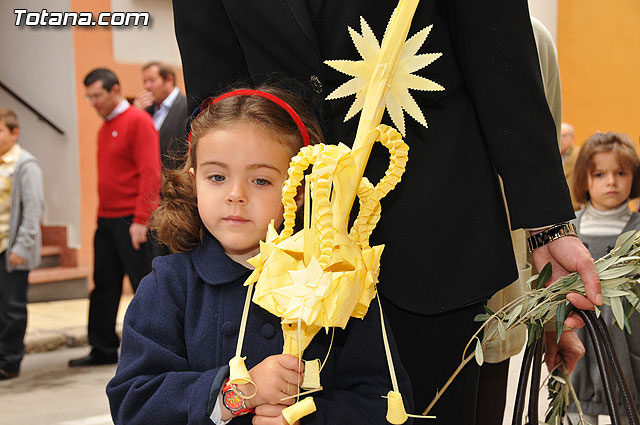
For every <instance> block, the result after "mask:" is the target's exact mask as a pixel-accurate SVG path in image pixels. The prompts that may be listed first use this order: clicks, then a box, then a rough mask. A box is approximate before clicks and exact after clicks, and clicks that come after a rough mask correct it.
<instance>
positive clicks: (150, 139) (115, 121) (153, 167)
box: [69, 68, 160, 367]
mask: <svg viewBox="0 0 640 425" xmlns="http://www.w3.org/2000/svg"><path fill="white" fill-rule="evenodd" d="M84 85H85V87H86V98H87V99H88V100H89V101H90V102H91V106H93V107H94V108H95V109H96V111H97V112H98V114H99V115H100V116H101V117H102V118H103V119H104V122H103V123H102V127H100V131H99V132H98V199H99V205H98V227H97V229H96V234H95V237H94V242H93V245H94V271H93V280H94V283H95V288H94V289H93V291H92V292H91V295H90V297H89V344H90V345H91V347H92V349H91V353H90V354H89V355H88V356H86V357H82V358H79V359H73V360H70V361H69V366H71V367H79V366H94V365H101V364H111V363H117V361H118V352H117V350H118V346H119V344H120V341H119V339H118V336H117V335H116V332H115V324H116V315H117V312H118V305H119V302H120V295H121V293H122V280H123V278H124V275H125V273H126V274H127V275H128V276H129V279H130V280H131V284H132V286H133V289H134V291H135V290H136V289H137V287H138V284H139V283H140V280H141V279H142V278H143V277H144V276H145V275H146V274H148V273H149V272H150V271H151V255H150V250H149V246H148V245H149V244H148V243H147V233H148V228H147V222H148V221H149V217H150V215H151V212H152V211H153V209H154V208H155V206H156V205H157V201H158V195H159V190H160V144H159V136H158V132H157V131H156V129H155V127H154V125H153V120H152V119H151V117H150V116H149V114H147V113H146V112H144V111H141V110H140V109H138V108H133V107H131V106H130V105H129V103H128V102H127V101H126V100H125V99H124V98H123V96H122V93H121V89H120V84H119V81H118V77H117V76H116V75H115V74H114V73H113V72H112V71H110V70H108V69H106V68H97V69H94V70H93V71H91V72H90V73H89V74H87V76H86V77H85V80H84Z"/></svg>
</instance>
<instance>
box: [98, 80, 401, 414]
mask: <svg viewBox="0 0 640 425" xmlns="http://www.w3.org/2000/svg"><path fill="white" fill-rule="evenodd" d="M265 92H268V94H264V93H265ZM246 93H247V92H246V91H233V92H230V93H227V94H225V95H223V96H221V97H219V98H217V99H215V100H213V101H212V102H210V103H209V104H208V105H207V106H203V107H201V109H202V111H201V112H200V114H199V115H198V116H197V117H196V118H195V119H194V120H193V122H192V124H191V134H190V140H191V144H190V151H189V153H188V155H187V158H186V163H185V165H184V167H183V168H182V169H180V170H176V171H168V172H167V173H166V175H165V178H164V182H163V189H162V190H163V200H162V203H161V206H160V207H159V208H158V210H157V211H156V212H155V214H154V216H153V219H152V226H153V227H154V228H155V229H156V231H157V233H158V236H159V239H160V240H161V241H162V242H164V243H165V244H167V245H168V246H169V247H170V248H171V250H172V251H173V252H176V254H174V255H169V256H165V257H158V258H156V259H155V260H154V262H153V268H154V270H153V272H152V273H151V274H150V275H148V276H147V277H145V278H144V279H143V280H142V282H141V284H140V287H139V288H138V291H137V293H136V295H135V297H134V299H133V301H132V302H131V304H130V305H129V308H128V311H127V314H126V317H125V322H124V328H123V336H122V354H121V358H120V362H119V364H118V369H117V372H116V376H115V377H114V378H113V379H112V380H111V381H110V382H109V384H108V386H107V395H108V396H109V402H110V407H111V414H112V416H113V420H114V422H115V423H116V424H126V425H134V424H145V425H148V424H172V425H173V424H211V423H215V424H225V423H227V421H229V420H233V422H232V423H233V424H243V423H244V424H248V423H253V424H255V425H261V424H285V423H286V422H285V419H284V417H283V416H282V414H281V412H282V410H283V409H284V408H285V407H287V405H290V404H292V403H293V402H294V401H295V399H294V398H290V399H286V400H284V401H283V398H286V397H287V396H289V395H293V394H296V393H297V392H298V385H300V383H301V382H302V378H303V372H302V371H303V367H301V365H299V362H298V359H297V358H296V357H293V356H289V355H285V354H280V353H282V347H283V337H282V332H281V326H280V319H279V318H278V317H276V316H273V315H272V314H270V313H268V312H267V311H266V310H263V309H262V308H261V307H260V306H258V305H255V304H252V305H251V307H250V310H249V318H248V321H247V327H246V335H245V338H244V349H243V353H242V355H243V356H246V360H245V362H246V365H247V368H248V369H249V374H250V375H251V379H252V380H253V382H255V384H256V388H257V393H256V395H255V396H254V397H253V398H251V399H247V400H245V405H244V406H242V408H240V409H237V408H234V407H233V406H231V408H228V407H227V405H228V403H226V400H223V397H222V395H223V393H224V392H225V391H226V390H227V389H228V388H226V387H228V385H227V383H226V380H227V378H228V377H229V367H228V363H229V360H230V359H231V358H232V357H234V354H235V349H236V342H237V339H238V331H239V327H240V320H241V315H242V310H243V304H244V300H245V297H246V291H247V288H246V287H244V286H243V283H244V281H245V280H246V278H247V277H248V276H249V274H250V273H251V266H250V265H249V263H248V262H247V260H248V259H249V258H251V257H253V256H255V255H256V254H258V252H259V243H260V240H263V239H264V238H265V235H266V232H267V226H268V224H269V222H270V221H271V220H275V224H276V228H278V226H279V225H280V224H281V223H282V220H283V218H282V214H283V207H282V202H281V196H282V193H281V190H282V186H283V183H284V181H285V179H286V178H287V169H288V166H289V162H290V160H291V158H292V156H294V155H295V154H297V152H298V150H299V149H300V148H301V147H302V146H303V144H306V143H309V142H310V143H319V142H321V141H322V135H321V131H320V129H319V126H318V124H317V122H316V121H315V119H314V118H313V117H312V116H311V115H310V114H309V113H308V112H307V111H306V110H305V108H304V106H303V105H302V104H301V101H300V99H298V98H296V97H295V96H293V95H292V94H290V93H288V92H285V91H281V90H277V89H274V88H262V89H261V91H260V92H252V94H246ZM271 95H273V96H276V97H272V96H271ZM289 107H290V108H289ZM291 108H292V109H293V110H291ZM296 112H297V114H296ZM305 127H306V131H305V129H304V128H305ZM305 133H308V136H307V137H305V135H304V134H305ZM305 139H307V140H305ZM302 196H303V192H302V191H300V194H299V196H298V197H297V199H296V201H297V203H298V206H300V205H301V204H302V201H303V199H302ZM387 332H390V331H389V329H388V328H387ZM391 342H392V344H391V345H392V353H393V357H394V363H395V365H396V368H397V370H396V372H397V376H398V381H399V386H400V390H401V392H402V394H404V395H405V402H406V404H407V405H406V406H405V407H406V409H407V411H411V407H412V406H411V400H410V399H409V397H410V394H411V391H410V386H409V379H408V376H407V374H406V372H405V371H404V369H403V368H402V366H401V363H400V361H399V359H398V357H397V354H396V350H395V346H394V344H393V341H391ZM330 345H331V350H330V354H329V356H328V359H327V361H326V363H325V365H324V368H323V369H322V373H321V383H322V386H323V388H324V389H323V390H322V391H321V392H320V393H316V394H314V401H315V403H316V406H317V410H316V412H315V413H312V414H310V415H309V416H306V417H304V418H303V419H301V422H302V423H304V424H332V425H334V424H383V423H387V422H386V419H385V415H386V409H387V401H386V400H385V399H384V398H383V397H382V396H383V395H386V394H387V392H388V391H389V390H390V389H391V380H390V376H389V369H388V364H387V359H386V356H385V350H384V346H383V342H382V334H381V328H380V311H379V310H378V308H377V306H375V303H373V304H372V306H371V308H369V312H368V313H367V315H366V316H365V318H364V319H363V320H359V319H351V320H350V321H349V324H348V325H347V327H346V328H345V329H344V330H343V329H336V330H335V335H334V337H333V342H332V341H331V334H330V333H329V334H328V335H327V334H325V333H324V332H320V333H318V335H316V337H315V339H314V340H313V341H312V342H311V344H310V345H309V347H308V348H307V349H306V350H305V355H304V357H305V358H308V359H315V358H319V359H324V358H325V356H326V355H327V352H329V347H330ZM237 390H238V391H240V392H243V391H246V393H245V394H249V393H252V392H253V391H254V390H253V388H243V386H242V385H238V386H237Z"/></svg>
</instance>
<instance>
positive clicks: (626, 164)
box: [569, 132, 640, 425]
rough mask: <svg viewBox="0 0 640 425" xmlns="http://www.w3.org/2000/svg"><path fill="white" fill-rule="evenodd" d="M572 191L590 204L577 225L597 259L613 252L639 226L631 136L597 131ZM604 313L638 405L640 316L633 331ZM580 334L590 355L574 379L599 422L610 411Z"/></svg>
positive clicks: (638, 179)
mask: <svg viewBox="0 0 640 425" xmlns="http://www.w3.org/2000/svg"><path fill="white" fill-rule="evenodd" d="M573 190H574V193H575V195H576V201H577V202H579V203H580V204H582V205H586V207H584V209H582V210H580V211H578V212H577V213H576V216H577V217H576V219H575V220H574V224H575V225H576V228H577V231H578V236H579V237H580V239H581V240H582V242H583V243H584V244H585V246H586V247H587V248H588V249H589V252H590V253H591V256H592V257H593V258H594V259H598V258H601V257H602V256H604V255H606V254H607V253H608V252H609V251H611V250H612V249H613V247H614V245H615V242H616V239H617V238H618V236H620V234H622V233H624V232H627V231H629V230H640V214H639V213H637V212H632V211H631V209H630V208H629V200H630V199H633V198H636V197H638V196H640V159H638V154H637V153H636V149H635V147H634V145H633V142H632V141H631V139H630V138H629V137H628V136H627V135H625V134H621V133H615V132H608V133H600V132H598V133H596V134H594V135H593V136H591V137H589V139H587V141H586V142H585V144H584V145H583V146H582V148H581V150H580V154H579V155H578V159H577V160H576V165H575V170H574V180H573ZM602 317H603V318H604V320H605V322H606V323H607V326H608V330H609V333H610V334H611V339H612V340H613V345H614V348H615V351H616V353H617V355H618V359H619V360H620V364H621V366H622V372H623V375H624V376H625V378H626V379H627V382H628V384H629V387H630V388H631V392H632V395H633V398H634V400H635V402H636V404H639V402H640V399H639V397H638V392H639V389H640V316H639V315H638V314H637V313H634V314H632V315H631V317H630V319H629V320H630V322H631V327H632V329H633V333H632V334H629V333H627V332H626V331H624V330H621V329H620V328H619V327H618V326H617V325H615V324H613V312H612V310H611V308H610V307H609V306H606V305H603V306H602ZM578 335H579V336H580V339H581V340H582V342H583V344H584V346H585V349H586V354H585V356H584V357H583V358H582V359H581V360H580V361H579V362H578V364H577V366H576V368H575V370H574V371H573V373H572V374H571V381H572V383H573V385H574V387H575V389H576V393H577V396H578V399H579V400H580V404H581V406H582V410H583V412H584V413H585V419H586V420H587V421H588V422H589V423H591V424H594V425H597V424H598V415H607V414H608V413H609V411H608V408H607V403H606V399H605V396H604V391H603V386H602V380H601V378H600V372H599V370H598V365H597V363H596V357H595V353H594V351H593V347H592V345H591V341H590V340H589V336H588V334H587V332H586V331H585V330H584V329H579V330H578ZM620 408H621V409H622V405H620ZM569 411H570V413H569V418H570V419H571V420H572V422H573V423H574V424H575V423H579V421H578V415H577V413H575V412H577V409H576V406H575V405H573V404H572V405H571V406H570V408H569ZM623 421H626V417H625V418H623ZM625 423H626V422H625Z"/></svg>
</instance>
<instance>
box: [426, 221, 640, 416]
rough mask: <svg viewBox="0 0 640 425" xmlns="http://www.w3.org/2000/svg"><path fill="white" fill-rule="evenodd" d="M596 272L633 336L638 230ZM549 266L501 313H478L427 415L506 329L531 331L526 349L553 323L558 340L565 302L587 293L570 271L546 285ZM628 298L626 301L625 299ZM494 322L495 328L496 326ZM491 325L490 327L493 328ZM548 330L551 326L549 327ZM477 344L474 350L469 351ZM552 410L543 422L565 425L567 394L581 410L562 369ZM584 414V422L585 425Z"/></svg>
mask: <svg viewBox="0 0 640 425" xmlns="http://www.w3.org/2000/svg"><path fill="white" fill-rule="evenodd" d="M594 265H595V268H596V271H597V272H598V275H599V276H600V283H601V285H602V300H603V303H604V304H606V305H609V306H610V307H611V310H612V311H613V317H614V322H615V323H616V324H617V326H618V327H620V329H625V330H626V331H627V332H629V333H631V324H630V322H629V317H630V316H631V314H632V313H633V312H634V311H638V312H640V285H639V284H638V283H639V281H638V277H639V276H640V231H635V230H632V231H629V232H626V233H623V234H622V235H620V236H619V237H618V239H617V241H616V245H615V247H614V249H613V250H611V252H609V254H607V255H605V256H604V257H602V258H600V259H599V260H597V261H596V262H595V263H594ZM551 271H552V270H551V263H548V264H547V265H546V266H545V267H544V268H543V269H542V270H541V271H540V273H539V274H538V275H535V276H532V277H531V278H530V279H529V280H528V281H527V285H528V287H529V291H527V292H526V293H525V294H523V295H522V296H520V297H518V298H516V299H515V300H513V301H511V302H510V303H508V304H507V305H505V306H504V307H502V308H501V309H500V310H498V311H496V312H493V311H491V310H489V309H487V310H486V313H484V314H479V315H477V316H476V318H475V320H476V321H478V322H483V324H482V326H480V328H479V329H478V331H477V332H476V333H475V334H474V335H473V336H472V337H471V339H470V340H469V342H468V343H467V346H466V347H465V349H464V351H463V353H462V361H461V362H460V365H459V366H458V368H457V369H456V370H455V371H454V372H453V374H452V375H451V377H450V378H449V379H448V380H447V382H446V383H445V385H443V387H442V389H440V390H439V391H438V392H437V393H436V396H435V397H434V399H433V400H432V401H431V403H430V404H429V406H428V407H427V408H426V410H425V411H424V413H423V414H425V415H426V414H427V413H428V412H429V411H430V410H431V409H432V408H433V406H434V405H435V403H436V402H437V401H438V400H439V399H440V397H441V396H442V394H443V393H444V391H446V389H447V388H448V387H449V385H451V383H452V382H453V380H454V379H455V377H456V376H457V375H458V374H459V373H460V371H461V370H462V368H464V366H465V365H466V364H467V363H469V362H470V361H471V360H472V359H475V360H476V362H477V363H478V365H482V363H483V361H484V355H483V349H484V348H485V347H486V346H487V344H489V343H490V342H491V341H493V340H494V339H495V338H501V339H502V340H505V339H506V338H507V331H509V330H511V329H513V328H515V327H516V326H519V325H524V326H526V327H527V330H528V332H527V345H530V344H532V343H533V341H535V340H537V339H538V338H540V337H541V336H542V335H543V332H544V330H545V325H547V324H552V326H553V323H555V326H554V328H555V330H556V332H557V339H558V341H559V340H560V335H562V331H563V329H564V321H565V319H566V318H567V317H568V315H569V313H571V311H572V309H573V307H572V305H571V303H570V302H569V301H568V300H567V294H570V293H574V292H575V293H578V294H582V295H585V288H584V282H583V281H582V279H581V278H580V275H578V273H576V272H574V273H570V274H568V275H566V276H563V277H561V278H560V279H558V280H557V281H555V282H553V283H552V284H550V285H547V283H548V282H549V279H550V277H551ZM625 299H626V300H627V302H626V303H624V302H623V301H624V300H625ZM596 315H597V316H598V317H599V316H600V308H598V307H597V306H596ZM493 324H495V326H492V325H493ZM490 325H491V326H490ZM547 326H548V325H547ZM474 344H475V347H474V350H473V351H472V352H470V348H471V346H472V345H474ZM548 389H549V399H550V401H549V408H548V410H547V415H546V418H545V421H546V423H547V424H549V425H555V424H558V425H559V424H561V423H562V419H563V417H564V416H565V415H566V411H567V407H568V404H569V403H568V400H569V396H572V398H573V399H574V401H575V403H576V405H577V406H578V409H580V407H579V403H578V400H577V398H576V397H575V392H574V391H573V388H572V386H571V381H570V380H569V377H568V375H567V374H566V373H564V371H563V370H561V369H556V370H554V371H552V373H551V376H550V378H549V382H548ZM580 416H581V421H580V423H582V424H584V423H586V422H584V419H583V418H582V415H580Z"/></svg>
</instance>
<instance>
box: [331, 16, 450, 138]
mask: <svg viewBox="0 0 640 425" xmlns="http://www.w3.org/2000/svg"><path fill="white" fill-rule="evenodd" d="M360 26H361V30H362V34H358V32H357V31H355V30H354V29H352V28H351V27H349V34H350V35H351V39H352V40H353V44H355V46H356V49H357V50H358V53H360V56H361V57H362V60H360V61H351V60H329V61H325V63H326V64H327V65H329V66H331V67H332V68H334V69H336V70H338V71H340V72H342V73H344V74H347V75H349V76H351V77H354V78H352V79H351V80H349V81H347V82H346V83H344V84H342V85H341V86H340V87H338V88H337V89H336V90H334V91H333V92H332V93H331V94H330V95H329V96H327V100H331V99H338V98H342V97H346V96H350V95H352V94H355V95H356V99H355V101H354V102H353V104H352V105H351V108H349V111H348V112H347V115H346V116H345V118H344V120H345V121H347V120H348V119H350V118H352V117H353V116H355V115H356V114H357V113H358V112H359V111H360V110H361V109H362V107H363V106H364V102H365V98H366V95H367V88H368V85H369V81H370V80H371V77H372V75H373V72H374V70H375V68H376V66H377V65H378V58H379V56H380V44H379V43H378V40H377V39H376V36H375V35H374V33H373V31H372V30H371V27H369V24H367V22H366V21H365V20H364V18H362V17H361V18H360ZM431 27H432V25H429V26H428V27H425V28H423V29H422V30H421V31H419V32H418V33H416V34H415V35H414V36H413V37H411V38H410V39H408V40H407V41H406V42H405V43H404V45H403V46H402V50H401V52H400V57H399V60H398V63H397V65H396V67H395V71H394V73H393V75H390V76H388V82H387V84H388V91H387V92H386V94H385V95H384V99H383V102H384V105H385V107H386V109H387V111H388V112H389V116H390V117H391V119H392V120H393V122H394V124H395V126H396V127H397V128H398V130H399V131H400V133H402V135H404V134H405V127H404V114H403V112H402V111H403V110H405V111H407V113H408V114H409V115H410V116H412V117H413V118H414V119H415V120H416V121H418V122H419V123H420V124H422V125H424V126H425V127H427V121H426V120H425V118H424V115H423V114H422V111H421V110H420V107H419V106H418V104H417V103H416V101H415V100H414V99H413V97H412V96H411V94H410V93H409V89H414V90H426V91H441V90H444V87H442V86H441V85H440V84H438V83H436V82H434V81H431V80H429V79H427V78H424V77H420V76H419V75H415V74H413V72H416V71H418V70H420V69H422V68H424V67H425V66H427V65H429V64H431V63H432V62H433V61H435V60H436V59H438V58H439V57H440V56H442V53H424V54H417V53H418V50H419V49H420V47H421V46H422V45H423V44H424V42H425V40H426V39H427V36H428V35H429V32H430V31H431Z"/></svg>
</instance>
